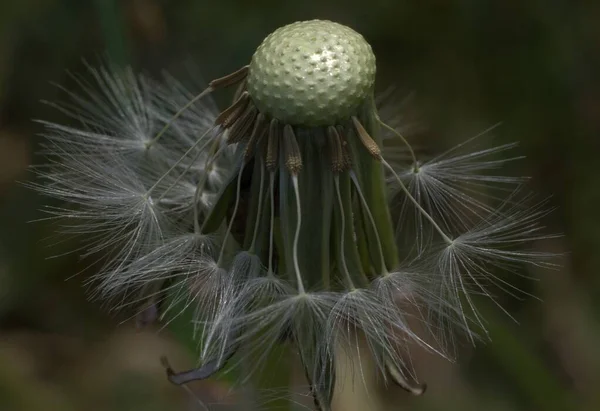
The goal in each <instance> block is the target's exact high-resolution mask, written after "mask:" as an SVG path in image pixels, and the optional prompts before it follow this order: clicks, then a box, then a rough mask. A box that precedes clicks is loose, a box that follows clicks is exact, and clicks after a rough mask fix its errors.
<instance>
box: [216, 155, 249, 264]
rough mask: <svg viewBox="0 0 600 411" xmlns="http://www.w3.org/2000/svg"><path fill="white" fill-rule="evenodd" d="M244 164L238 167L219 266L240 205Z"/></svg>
mask: <svg viewBox="0 0 600 411" xmlns="http://www.w3.org/2000/svg"><path fill="white" fill-rule="evenodd" d="M245 165H246V164H245V163H243V164H242V167H241V168H240V172H239V174H238V178H237V189H236V193H235V205H234V206H233V213H232V214H231V220H230V221H229V225H228V226H227V232H226V233H225V237H223V245H222V246H221V251H220V252H219V258H218V259H217V265H218V266H219V267H221V265H222V263H223V256H224V255H225V247H226V245H227V240H228V239H229V234H231V229H232V227H233V222H234V221H235V216H236V215H237V210H238V206H239V205H240V191H241V187H242V174H243V173H244V166H245Z"/></svg>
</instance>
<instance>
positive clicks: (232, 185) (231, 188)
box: [200, 162, 242, 234]
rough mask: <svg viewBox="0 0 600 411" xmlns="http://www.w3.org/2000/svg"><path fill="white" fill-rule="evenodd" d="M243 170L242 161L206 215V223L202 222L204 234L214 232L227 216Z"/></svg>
mask: <svg viewBox="0 0 600 411" xmlns="http://www.w3.org/2000/svg"><path fill="white" fill-rule="evenodd" d="M241 171H242V163H241V162H240V163H239V164H238V165H237V166H236V168H235V171H234V172H233V173H231V175H230V176H229V178H228V179H227V183H226V184H225V185H224V186H223V188H222V189H221V191H220V192H219V195H218V196H217V197H218V199H217V201H216V202H215V204H214V206H213V207H212V209H211V210H210V212H209V213H208V216H206V219H205V220H204V223H202V228H201V229H200V231H201V232H202V233H203V234H209V233H214V232H215V231H217V230H218V229H219V227H220V226H221V223H222V222H223V220H224V219H225V217H226V216H227V210H228V209H229V205H230V204H231V202H232V199H233V198H234V196H235V192H236V188H237V179H238V175H239V173H240V172H241Z"/></svg>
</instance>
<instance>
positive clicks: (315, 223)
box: [279, 128, 334, 289]
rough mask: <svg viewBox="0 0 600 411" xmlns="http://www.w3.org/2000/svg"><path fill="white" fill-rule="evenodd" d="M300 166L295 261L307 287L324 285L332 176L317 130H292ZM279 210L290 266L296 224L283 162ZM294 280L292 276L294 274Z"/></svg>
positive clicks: (328, 267) (327, 271) (293, 196)
mask: <svg viewBox="0 0 600 411" xmlns="http://www.w3.org/2000/svg"><path fill="white" fill-rule="evenodd" d="M295 132H296V136H297V141H298V146H299V148H300V152H301V155H302V160H303V167H302V170H301V171H300V173H298V176H297V179H298V191H299V194H300V207H301V217H302V222H301V228H300V236H299V240H298V249H297V253H298V264H299V267H300V271H301V274H302V278H303V280H304V286H305V287H306V288H307V289H311V288H315V287H317V286H319V287H323V286H324V287H328V285H329V281H330V280H329V277H330V270H331V261H330V236H331V233H330V230H331V218H332V210H333V201H334V199H333V190H334V189H333V178H332V171H331V165H330V162H329V157H328V156H327V150H326V146H325V142H326V138H325V135H324V133H323V131H322V130H321V129H318V128H314V129H297V130H295ZM280 171H281V172H280V177H279V179H280V192H279V195H280V212H281V226H282V235H283V240H284V248H285V259H286V261H287V266H288V270H289V269H291V268H292V267H293V263H292V261H293V260H292V258H293V255H292V251H293V245H294V234H295V231H296V224H297V213H296V194H295V192H294V187H293V185H292V181H291V176H290V173H289V171H288V170H287V168H286V167H285V165H284V164H282V165H281V168H280ZM294 280H295V277H294Z"/></svg>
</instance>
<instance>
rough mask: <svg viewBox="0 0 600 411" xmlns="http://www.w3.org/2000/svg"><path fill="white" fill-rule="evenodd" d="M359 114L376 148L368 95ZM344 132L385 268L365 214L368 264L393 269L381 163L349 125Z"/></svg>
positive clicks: (393, 253) (393, 250)
mask: <svg viewBox="0 0 600 411" xmlns="http://www.w3.org/2000/svg"><path fill="white" fill-rule="evenodd" d="M360 114H361V115H360V121H361V123H362V125H363V126H364V127H365V129H366V130H367V132H368V133H369V135H370V136H371V137H372V138H373V140H374V141H375V142H376V143H377V144H378V145H379V147H382V143H381V136H380V127H379V124H378V122H377V118H376V111H375V104H374V101H373V99H372V98H371V99H370V100H369V101H368V102H367V103H365V105H364V106H363V107H362V109H361V113H360ZM346 132H347V135H346V141H347V143H348V147H349V148H350V153H351V157H352V169H353V170H354V172H355V174H356V178H357V180H358V184H359V186H360V189H361V191H362V194H363V196H364V197H365V201H366V203H367V205H368V206H369V210H370V212H371V215H372V216H373V220H374V222H375V227H376V230H377V234H378V235H379V240H380V242H381V247H382V253H383V258H384V261H385V264H386V267H381V258H380V257H379V256H380V251H379V249H378V244H377V238H376V233H375V231H374V229H373V226H372V224H371V222H370V221H369V219H368V218H366V215H365V218H362V219H361V220H362V224H363V229H364V232H365V234H366V236H367V245H368V247H369V254H370V255H371V258H370V259H371V264H372V265H373V267H374V268H375V270H376V271H377V273H382V272H384V271H387V270H389V269H393V268H395V267H396V266H398V263H399V259H398V250H397V247H396V241H395V237H394V230H393V225H392V219H391V215H390V212H389V207H388V198H387V188H386V186H385V174H384V171H383V166H382V165H381V162H379V161H378V160H376V159H375V158H373V156H371V154H370V153H369V152H368V151H367V149H366V148H365V147H364V146H363V145H362V143H361V141H360V138H359V137H358V136H357V135H356V132H355V131H354V128H353V127H348V128H347V130H346ZM361 206H362V203H361ZM363 215H364V213H363ZM384 268H385V269H384Z"/></svg>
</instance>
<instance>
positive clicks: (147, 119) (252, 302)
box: [32, 68, 550, 410]
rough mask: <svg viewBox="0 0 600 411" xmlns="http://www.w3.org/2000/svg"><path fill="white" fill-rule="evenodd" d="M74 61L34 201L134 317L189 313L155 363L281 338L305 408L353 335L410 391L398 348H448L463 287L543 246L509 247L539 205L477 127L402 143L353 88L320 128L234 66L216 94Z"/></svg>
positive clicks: (208, 361)
mask: <svg viewBox="0 0 600 411" xmlns="http://www.w3.org/2000/svg"><path fill="white" fill-rule="evenodd" d="M88 74H89V76H85V77H81V78H79V77H78V78H76V79H77V82H78V84H79V86H80V89H81V90H80V91H79V92H70V91H66V90H65V91H66V93H67V94H68V102H67V103H60V104H54V103H53V105H54V106H55V107H56V108H58V109H59V110H60V111H62V112H63V113H64V114H66V115H67V116H69V117H70V118H71V120H72V121H71V123H72V124H73V125H69V126H67V125H60V124H56V123H48V122H42V123H43V124H44V126H45V133H44V137H45V143H44V145H43V151H44V154H45V155H46V156H47V159H48V161H47V163H45V164H43V165H40V166H38V167H36V168H35V171H36V173H37V174H38V175H39V179H38V180H36V181H35V182H34V183H32V186H33V187H35V189H37V190H38V191H40V192H42V193H44V194H47V195H48V196H51V197H54V198H56V199H58V200H61V202H64V203H67V205H63V204H60V205H53V206H49V207H48V208H47V211H48V212H49V213H50V214H51V218H54V219H57V220H58V221H59V222H60V224H61V225H63V227H64V228H65V230H66V231H67V232H69V233H74V234H79V235H81V237H82V240H83V242H82V247H81V249H79V250H76V251H77V252H78V253H80V254H81V255H82V256H83V257H88V258H90V261H92V262H97V261H101V262H102V264H101V266H100V268H96V267H95V269H97V273H96V274H95V275H94V276H93V279H92V282H93V290H94V296H95V297H99V298H101V299H103V300H105V301H108V302H109V304H111V307H112V308H115V309H121V308H124V307H128V306H131V307H135V309H137V310H139V312H140V313H142V314H143V315H142V316H145V319H146V320H148V319H150V320H154V319H159V320H164V321H165V322H168V321H169V320H171V319H173V318H174V317H176V316H177V315H179V314H180V313H181V312H182V311H183V310H185V309H191V310H192V311H193V312H194V313H195V320H194V322H193V323H192V324H190V327H191V328H193V329H194V331H195V333H196V336H197V338H198V340H199V342H200V367H199V368H198V369H195V370H190V371H188V372H184V373H175V372H173V371H172V370H171V369H170V368H169V376H170V378H171V380H172V381H173V382H176V383H185V382H187V381H190V380H192V379H198V378H205V377H207V376H210V375H212V374H214V373H215V372H216V371H218V370H219V369H221V368H222V367H223V366H224V365H225V364H226V363H227V362H228V365H230V366H236V365H237V364H239V363H241V362H245V363H248V361H247V360H248V359H250V364H252V367H250V368H251V370H250V371H249V372H248V374H247V375H245V376H244V377H245V378H250V377H251V376H252V375H253V372H258V371H260V368H261V366H262V365H263V364H264V363H265V361H266V357H267V356H268V355H269V353H270V351H271V350H272V349H273V348H274V347H276V346H278V345H280V344H285V343H290V344H291V345H292V346H293V347H295V349H296V350H297V352H298V353H299V357H300V359H301V361H302V364H303V365H304V367H305V372H306V376H307V379H308V381H309V384H310V386H311V388H312V394H313V395H314V397H315V402H316V403H317V405H318V406H319V407H320V408H321V409H323V410H327V409H329V407H330V404H331V397H332V392H333V390H334V384H335V369H336V364H335V361H334V359H335V357H336V355H338V354H337V353H339V350H348V351H350V352H355V351H356V350H358V351H359V353H358V357H360V356H361V355H363V354H361V353H360V351H362V350H365V348H364V347H367V348H366V350H367V351H368V355H369V356H370V358H372V360H373V362H374V364H375V365H376V368H377V369H378V370H379V371H380V375H381V376H383V378H384V379H385V380H387V379H390V380H391V381H393V382H395V383H397V384H399V385H401V386H402V387H404V388H406V389H407V390H409V391H411V392H413V393H415V394H419V393H420V392H422V387H421V386H419V385H418V384H416V383H415V382H414V379H415V378H414V376H413V375H412V372H411V370H410V367H409V366H408V365H407V364H409V363H410V361H409V360H408V358H409V351H410V349H409V347H410V346H411V345H418V346H421V347H424V348H426V349H428V350H432V351H436V352H439V353H440V354H442V355H448V351H449V350H448V349H449V347H450V346H451V345H452V338H450V339H448V336H452V335H453V334H454V333H453V330H457V329H459V330H462V331H463V332H465V333H466V334H467V335H468V336H469V337H470V338H472V339H474V338H475V335H476V332H475V331H472V330H473V329H475V330H477V329H479V330H485V327H484V325H483V321H482V319H481V318H480V316H479V314H478V311H477V308H476V304H475V303H474V301H473V300H472V298H473V297H472V296H473V295H485V296H489V297H491V296H492V294H493V292H494V290H498V289H499V290H504V291H506V292H509V293H512V294H514V293H517V292H518V290H516V289H514V288H513V286H511V284H510V282H509V279H507V278H506V277H505V276H504V275H503V274H502V273H501V271H508V272H517V271H519V270H521V269H522V265H523V264H536V265H548V264H549V262H548V260H549V258H550V255H549V254H546V253H540V252H536V251H531V250H530V249H529V248H528V244H530V243H531V242H532V241H535V240H537V239H539V238H544V237H545V235H544V234H543V233H542V232H541V226H540V225H539V224H538V223H539V221H540V218H541V217H543V216H544V215H545V213H546V210H545V209H544V207H543V206H539V205H537V206H528V204H529V203H528V202H526V201H524V199H523V198H522V196H520V192H521V191H522V190H518V187H520V186H522V184H523V182H524V179H521V178H513V177H508V176H504V175H502V174H501V173H500V172H499V170H500V169H501V168H502V166H504V165H505V164H506V163H507V162H509V161H513V160H515V159H517V158H518V157H514V156H508V157H507V156H506V153H507V152H509V151H510V150H512V149H513V148H514V144H505V145H501V146H497V147H492V148H490V147H489V146H486V144H485V143H486V140H483V136H484V135H488V134H489V132H490V130H486V132H484V133H482V134H480V135H477V136H475V137H473V138H471V139H469V140H467V141H466V142H465V143H463V144H461V145H459V146H457V147H455V148H452V149H450V150H448V151H445V152H444V153H443V154H441V155H438V156H435V157H433V158H430V159H427V158H424V159H422V158H420V156H419V154H418V152H416V151H415V150H413V149H412V148H411V146H410V145H409V144H408V142H407V141H406V139H405V138H404V137H403V136H402V135H401V134H400V133H399V132H398V131H397V130H398V128H397V127H391V126H388V125H387V124H388V123H391V124H393V121H392V120H390V121H383V120H382V118H380V116H379V115H377V111H373V112H371V111H370V110H371V105H369V104H370V103H369V104H367V105H366V106H365V107H367V109H366V111H367V113H366V114H357V115H356V116H351V119H350V120H349V121H347V122H342V123H340V124H332V125H330V126H328V127H320V128H306V127H292V126H290V125H286V124H281V123H279V122H278V121H277V119H266V116H263V114H261V113H258V114H257V110H256V108H255V107H254V106H253V104H252V103H251V101H250V99H249V98H248V94H247V92H246V91H244V90H245V89H244V87H245V84H246V83H245V76H246V75H247V69H243V70H240V71H239V72H236V73H234V74H233V75H231V76H228V77H226V78H223V79H219V80H216V81H214V82H212V83H211V85H210V86H209V89H208V90H209V91H213V90H214V89H217V88H219V87H221V86H228V85H231V84H240V85H241V86H240V88H239V89H238V91H237V93H236V97H235V102H234V104H233V105H232V106H231V107H229V108H227V109H226V110H223V111H221V112H219V111H218V110H217V109H216V107H215V106H214V105H213V104H212V103H211V101H210V99H209V97H207V96H206V94H208V93H207V92H204V93H201V94H200V95H197V94H196V90H194V91H191V90H188V89H186V88H185V87H184V86H183V85H182V84H180V83H179V82H177V81H175V80H173V79H172V78H170V77H165V79H164V81H162V82H156V81H153V80H150V79H148V78H146V77H143V76H138V75H135V74H134V73H133V72H132V71H131V70H128V69H125V70H123V69H114V68H102V69H94V68H89V73H88ZM85 78H88V79H87V80H86V79H85ZM371 102H372V101H371ZM380 112H386V113H387V112H390V110H389V109H388V110H384V111H380ZM261 116H262V117H261ZM378 130H381V132H382V135H381V136H379V135H378ZM380 186H381V187H382V188H383V191H382V192H379V191H378V190H379V187H380ZM525 197H527V196H525ZM525 200H527V199H525ZM392 222H394V224H395V230H394V227H391V224H392ZM399 256H402V258H400V257H399ZM414 322H418V323H419V325H418V327H417V328H414V327H413V325H412V324H414ZM416 329H418V330H421V331H419V332H417V331H415V330H416ZM423 330H425V335H424V334H422V331H423ZM430 337H433V339H432V338H430ZM358 347H363V348H362V349H359V348H358ZM355 354H356V353H355ZM365 355H366V354H365ZM359 364H360V361H359ZM245 369H246V370H248V367H245ZM362 378H365V376H364V375H363V376H362Z"/></svg>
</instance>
